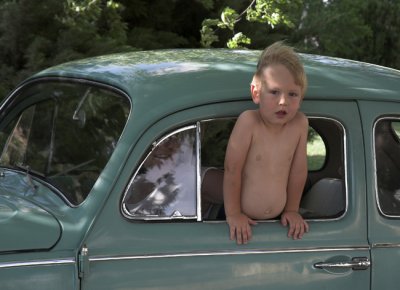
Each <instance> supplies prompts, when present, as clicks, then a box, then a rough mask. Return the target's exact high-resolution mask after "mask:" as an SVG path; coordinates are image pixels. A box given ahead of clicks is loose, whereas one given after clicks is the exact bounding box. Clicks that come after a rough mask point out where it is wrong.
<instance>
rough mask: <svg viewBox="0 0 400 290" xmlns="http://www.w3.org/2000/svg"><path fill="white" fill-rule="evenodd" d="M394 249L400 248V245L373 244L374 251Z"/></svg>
mask: <svg viewBox="0 0 400 290" xmlns="http://www.w3.org/2000/svg"><path fill="white" fill-rule="evenodd" d="M392 248H400V244H395V243H376V244H372V249H392Z"/></svg>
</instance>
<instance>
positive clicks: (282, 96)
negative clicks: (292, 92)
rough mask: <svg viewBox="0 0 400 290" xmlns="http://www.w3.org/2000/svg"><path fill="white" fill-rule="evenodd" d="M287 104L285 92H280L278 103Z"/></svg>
mask: <svg viewBox="0 0 400 290" xmlns="http://www.w3.org/2000/svg"><path fill="white" fill-rule="evenodd" d="M286 104H287V98H286V95H285V94H281V96H280V98H279V105H281V106H285V105H286Z"/></svg>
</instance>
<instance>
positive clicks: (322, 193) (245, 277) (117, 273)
mask: <svg viewBox="0 0 400 290" xmlns="http://www.w3.org/2000/svg"><path fill="white" fill-rule="evenodd" d="M259 54H260V51H249V50H237V51H235V50H163V51H144V52H132V53H125V54H115V55H108V56H102V57H96V58H91V59H85V60H80V61H75V62H71V63H66V64H63V65H59V66H56V67H52V68H49V69H47V70H44V71H42V72H40V73H38V74H36V75H34V76H33V77H31V78H29V79H28V80H26V81H25V82H23V83H22V84H21V85H19V86H18V87H17V88H16V89H15V90H14V91H13V92H11V94H10V95H9V96H8V97H6V98H5V99H4V101H3V102H2V104H1V107H0V148H1V151H0V152H1V155H0V289H1V290H5V289H6V290H11V289H13V290H14V289H16V290H25V289H29V290H32V289H40V290H45V289H49V290H55V289H66V290H67V289H68V290H71V289H74V290H77V289H81V290H89V289H93V290H99V289H105V290H114V289H115V290H117V289H118V290H127V289H193V290H194V289H274V290H279V289H297V290H300V289H307V290H310V289H352V290H356V289H362V290H366V289H379V290H382V289H398V287H399V286H398V285H400V277H399V276H397V271H398V268H399V266H400V139H399V137H400V72H399V71H396V70H393V69H388V68H384V67H379V66H375V65H370V64H365V63H360V62H354V61H349V60H343V59H337V58H329V57H323V56H313V55H305V54H304V55H301V57H302V60H303V62H304V65H305V69H306V72H307V76H308V80H309V88H308V91H307V93H306V96H305V100H304V101H303V103H302V107H301V110H302V111H303V112H304V113H305V114H306V115H307V117H308V119H309V124H310V128H309V141H308V162H309V166H308V167H309V172H308V178H307V183H306V186H305V189H304V193H303V198H302V202H301V213H302V215H303V216H304V218H306V220H307V221H308V223H309V226H310V232H309V233H307V234H305V235H304V237H303V238H302V239H301V240H293V239H289V238H288V237H287V228H285V227H283V226H282V225H281V223H280V221H279V220H278V219H276V220H265V221H259V222H258V224H257V226H255V227H253V239H252V240H251V242H250V243H248V244H246V245H237V244H236V243H235V242H234V241H231V240H230V239H229V233H228V226H227V224H226V221H225V216H224V209H223V202H222V201H215V202H211V203H210V202H206V201H205V200H204V198H203V196H204V195H203V193H204V190H205V188H206V187H207V186H208V187H209V186H210V184H207V180H208V179H209V178H207V176H208V175H207V174H208V173H210V172H214V173H216V174H217V175H218V174H220V173H221V172H222V173H223V163H224V154H225V149H226V144H227V141H228V138H229V136H230V132H231V129H232V126H233V125H234V123H235V120H236V118H237V116H238V115H239V114H240V113H241V112H243V111H244V110H246V109H251V108H256V105H254V104H253V102H252V100H251V95H250V90H249V84H250V82H251V79H252V76H253V73H254V71H255V66H256V62H257V60H258V57H259ZM212 188H213V189H215V190H217V189H219V188H220V184H218V183H214V184H213V187H212Z"/></svg>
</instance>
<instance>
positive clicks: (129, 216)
mask: <svg viewBox="0 0 400 290" xmlns="http://www.w3.org/2000/svg"><path fill="white" fill-rule="evenodd" d="M196 128H197V125H189V126H184V127H182V128H179V129H176V130H174V131H172V132H170V133H168V134H166V135H163V136H162V137H161V138H160V139H158V140H156V141H154V142H153V143H152V145H151V147H152V148H151V150H150V152H149V153H148V154H147V155H146V157H145V158H144V159H143V161H142V162H141V163H140V165H139V166H138V167H137V170H136V172H135V173H134V174H133V176H132V177H131V178H130V180H129V183H128V185H127V186H126V189H125V192H124V194H123V196H122V200H121V212H122V215H123V216H124V217H125V218H127V219H129V220H137V221H174V220H194V219H195V220H198V219H199V217H200V218H201V216H199V215H198V209H197V207H196V214H195V215H194V216H179V217H175V216H169V217H160V216H153V215H147V216H133V215H132V214H131V213H130V212H129V210H128V208H127V206H126V203H125V199H126V197H127V195H128V193H129V189H130V188H131V186H132V184H133V181H134V180H135V178H136V175H137V174H138V172H139V170H140V168H141V167H142V165H143V163H144V162H145V161H146V159H147V158H148V157H149V156H150V154H151V153H152V152H153V151H154V149H155V148H156V147H157V146H158V144H160V143H161V142H163V141H164V140H165V139H167V138H169V137H170V136H172V135H175V134H177V133H180V132H183V131H187V130H191V129H196ZM195 134H196V135H197V129H196V133H195ZM195 137H196V139H197V136H195ZM195 142H197V141H196V140H195ZM196 147H197V145H196ZM196 155H197V149H196ZM196 162H197V161H196ZM197 168H198V164H196V170H197V171H198V169H197ZM197 183H198V182H197V180H196V187H198V185H197ZM196 200H197V198H196ZM196 206H198V205H196Z"/></svg>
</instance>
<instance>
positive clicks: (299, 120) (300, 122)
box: [291, 111, 308, 127]
mask: <svg viewBox="0 0 400 290" xmlns="http://www.w3.org/2000/svg"><path fill="white" fill-rule="evenodd" d="M291 122H292V124H294V125H295V126H299V127H308V118H307V116H306V115H304V113H303V112H300V111H298V112H297V113H296V115H295V116H294V118H293V119H292V121H291Z"/></svg>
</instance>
